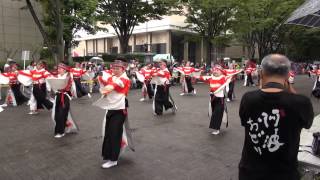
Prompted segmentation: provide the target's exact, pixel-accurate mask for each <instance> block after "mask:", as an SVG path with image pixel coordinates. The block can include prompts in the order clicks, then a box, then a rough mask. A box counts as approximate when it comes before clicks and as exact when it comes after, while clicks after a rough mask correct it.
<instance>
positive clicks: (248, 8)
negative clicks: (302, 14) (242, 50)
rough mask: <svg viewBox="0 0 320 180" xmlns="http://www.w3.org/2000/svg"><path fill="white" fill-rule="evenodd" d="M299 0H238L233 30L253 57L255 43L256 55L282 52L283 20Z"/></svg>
mask: <svg viewBox="0 0 320 180" xmlns="http://www.w3.org/2000/svg"><path fill="white" fill-rule="evenodd" d="M301 3H302V0H240V1H239V4H238V7H237V11H236V16H235V17H236V22H237V23H235V26H234V27H233V30H234V31H235V33H236V34H237V37H238V39H239V40H240V41H241V42H243V43H244V45H245V46H247V48H248V51H249V52H250V54H249V57H250V56H251V58H252V57H253V55H254V54H253V52H254V50H255V48H256V46H255V45H257V48H258V52H259V58H260V59H262V58H263V57H264V56H266V55H267V54H270V53H275V52H277V53H284V41H285V39H284V37H285V36H284V35H285V33H286V31H287V27H286V26H285V25H284V22H285V20H286V19H287V18H288V17H289V15H290V14H291V12H292V11H293V10H295V9H296V8H297V7H298V6H299V5H300V4H301Z"/></svg>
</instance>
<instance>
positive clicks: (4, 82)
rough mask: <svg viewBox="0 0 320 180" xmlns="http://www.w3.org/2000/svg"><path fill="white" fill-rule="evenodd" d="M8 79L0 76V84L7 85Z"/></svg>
mask: <svg viewBox="0 0 320 180" xmlns="http://www.w3.org/2000/svg"><path fill="white" fill-rule="evenodd" d="M9 81H10V79H9V78H8V77H5V76H4V75H2V74H0V84H9Z"/></svg>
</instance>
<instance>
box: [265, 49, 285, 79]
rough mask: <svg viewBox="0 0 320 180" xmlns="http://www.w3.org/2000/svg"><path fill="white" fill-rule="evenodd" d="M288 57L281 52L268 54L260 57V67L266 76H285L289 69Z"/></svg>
mask: <svg viewBox="0 0 320 180" xmlns="http://www.w3.org/2000/svg"><path fill="white" fill-rule="evenodd" d="M290 66H291V64H290V61H289V59H288V58H287V57H286V56H284V55H281V54H270V55H268V56H266V57H264V58H263V59H262V62H261V69H262V72H263V74H264V75H266V76H280V77H286V76H287V75H288V73H289V70H290Z"/></svg>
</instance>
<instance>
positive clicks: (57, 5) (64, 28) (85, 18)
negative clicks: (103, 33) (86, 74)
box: [26, 0, 97, 63]
mask: <svg viewBox="0 0 320 180" xmlns="http://www.w3.org/2000/svg"><path fill="white" fill-rule="evenodd" d="M35 1H36V2H39V3H40V4H41V6H42V9H43V14H42V15H41V17H42V18H41V19H43V23H41V21H40V20H39V15H37V14H36V12H35V10H34V8H33V5H32V3H31V1H30V0H26V3H27V7H28V9H29V11H30V13H31V15H32V17H33V19H34V21H35V23H36V24H37V26H38V29H39V30H40V33H41V35H42V37H43V39H44V44H45V45H46V46H47V47H48V49H49V50H50V52H51V53H52V54H53V57H54V59H55V61H56V63H57V62H58V61H64V60H65V57H66V58H67V59H69V60H70V57H71V47H72V45H75V44H76V42H74V41H73V37H74V34H75V33H76V32H77V31H79V30H80V29H84V30H87V31H88V32H90V33H94V32H95V29H94V27H95V20H94V16H93V14H94V12H95V10H96V6H97V0H35Z"/></svg>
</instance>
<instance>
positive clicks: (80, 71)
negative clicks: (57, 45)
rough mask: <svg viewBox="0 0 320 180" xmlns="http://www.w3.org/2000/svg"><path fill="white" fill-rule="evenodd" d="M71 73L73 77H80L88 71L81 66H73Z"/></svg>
mask: <svg viewBox="0 0 320 180" xmlns="http://www.w3.org/2000/svg"><path fill="white" fill-rule="evenodd" d="M70 73H72V75H73V77H75V78H80V77H81V76H82V75H83V74H84V73H86V71H84V70H83V69H80V68H71V70H70Z"/></svg>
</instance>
